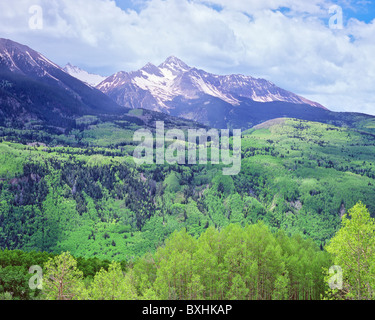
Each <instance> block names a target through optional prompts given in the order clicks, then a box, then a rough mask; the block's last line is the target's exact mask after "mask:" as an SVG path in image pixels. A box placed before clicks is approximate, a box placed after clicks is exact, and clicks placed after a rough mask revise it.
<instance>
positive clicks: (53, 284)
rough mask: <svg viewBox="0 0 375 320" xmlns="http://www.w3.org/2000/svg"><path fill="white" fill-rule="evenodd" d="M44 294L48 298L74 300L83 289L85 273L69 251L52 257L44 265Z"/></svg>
mask: <svg viewBox="0 0 375 320" xmlns="http://www.w3.org/2000/svg"><path fill="white" fill-rule="evenodd" d="M44 267H45V270H46V271H45V274H44V277H43V295H44V297H45V299H47V300H72V299H74V298H76V297H77V296H78V294H79V292H80V291H82V290H83V288H84V284H83V279H82V278H83V273H82V271H80V270H79V269H78V268H77V261H76V260H75V259H74V258H73V257H72V256H71V255H70V254H69V252H65V253H62V254H61V255H59V256H57V257H55V258H50V259H49V260H48V261H47V262H46V263H45V265H44Z"/></svg>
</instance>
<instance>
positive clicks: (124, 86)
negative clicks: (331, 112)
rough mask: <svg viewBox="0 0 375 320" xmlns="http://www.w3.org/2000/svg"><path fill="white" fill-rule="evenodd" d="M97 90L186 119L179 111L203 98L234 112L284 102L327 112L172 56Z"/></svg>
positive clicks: (264, 84) (265, 85)
mask: <svg viewBox="0 0 375 320" xmlns="http://www.w3.org/2000/svg"><path fill="white" fill-rule="evenodd" d="M97 88H98V89H99V90H101V91H102V92H104V93H106V94H107V95H108V96H109V97H111V98H112V99H113V100H115V101H116V102H117V103H118V104H120V105H123V106H126V107H129V108H146V109H151V110H156V111H162V112H165V113H171V114H174V115H176V116H182V117H186V114H185V113H184V112H183V113H180V112H179V111H178V110H179V109H186V108H188V106H189V104H197V101H199V100H201V99H202V97H205V98H207V99H208V100H212V99H219V100H221V101H223V102H225V103H227V104H228V106H229V108H230V109H232V110H234V109H235V108H237V107H240V106H241V104H242V103H243V101H251V102H254V101H255V102H279V101H281V102H287V103H291V104H295V105H301V104H304V105H309V106H311V107H314V108H318V109H323V110H327V109H326V108H324V107H323V106H321V105H320V104H318V103H316V102H312V101H309V100H307V99H305V98H303V97H300V96H298V95H296V94H294V93H291V92H289V91H286V90H283V89H281V88H278V87H277V86H276V85H274V84H273V83H271V82H269V81H267V80H264V79H256V78H253V77H250V76H243V75H227V76H219V75H214V74H211V73H208V72H205V71H203V70H199V69H197V68H192V67H189V66H188V65H187V64H185V63H184V62H183V61H181V60H179V59H178V58H176V57H173V56H172V57H169V58H168V59H167V60H166V61H165V62H163V63H162V64H161V65H159V66H158V67H157V66H155V65H153V64H151V63H148V64H147V65H146V66H144V67H143V68H141V69H140V70H138V71H133V72H123V71H121V72H118V73H116V74H114V75H112V76H110V77H108V78H107V79H105V80H104V81H103V82H101V83H100V84H99V85H98V86H97ZM219 103H220V102H219ZM185 107H186V108H185ZM202 112H203V113H204V111H202ZM189 119H191V118H189ZM192 119H193V120H196V121H199V120H200V119H201V114H200V113H199V112H198V110H195V116H194V117H193V118H192Z"/></svg>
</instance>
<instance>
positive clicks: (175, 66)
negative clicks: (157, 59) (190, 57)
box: [159, 56, 191, 71]
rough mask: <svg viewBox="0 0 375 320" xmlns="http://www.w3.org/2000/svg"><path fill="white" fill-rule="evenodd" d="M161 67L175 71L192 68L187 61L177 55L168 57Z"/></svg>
mask: <svg viewBox="0 0 375 320" xmlns="http://www.w3.org/2000/svg"><path fill="white" fill-rule="evenodd" d="M159 68H162V69H164V68H166V69H170V70H173V71H187V70H189V69H191V68H190V67H189V66H188V65H187V64H186V63H185V62H183V61H182V60H180V59H179V58H177V57H175V56H170V57H168V58H167V59H166V60H165V61H164V62H163V63H162V64H161V65H160V66H159Z"/></svg>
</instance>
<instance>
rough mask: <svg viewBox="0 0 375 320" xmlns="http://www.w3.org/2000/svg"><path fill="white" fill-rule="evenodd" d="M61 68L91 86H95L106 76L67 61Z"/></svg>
mask: <svg viewBox="0 0 375 320" xmlns="http://www.w3.org/2000/svg"><path fill="white" fill-rule="evenodd" d="M63 70H64V71H65V72H66V73H69V74H70V75H71V76H72V77H75V78H77V79H78V80H81V81H82V82H85V83H87V84H89V85H90V86H93V87H95V86H97V85H98V84H99V83H100V82H102V81H103V80H105V78H106V77H103V76H100V75H98V74H93V73H89V72H87V71H85V70H83V69H81V68H79V67H76V66H73V65H71V64H70V63H68V64H67V65H66V66H65V67H64V69H63Z"/></svg>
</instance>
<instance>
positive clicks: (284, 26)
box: [0, 0, 375, 114]
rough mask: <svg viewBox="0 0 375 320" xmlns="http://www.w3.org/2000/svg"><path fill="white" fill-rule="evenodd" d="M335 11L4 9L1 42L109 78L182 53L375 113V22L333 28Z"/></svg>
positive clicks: (226, 4)
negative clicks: (36, 22) (38, 17)
mask: <svg viewBox="0 0 375 320" xmlns="http://www.w3.org/2000/svg"><path fill="white" fill-rule="evenodd" d="M335 2H336V3H337V2H338V1H335ZM332 4H333V3H332V2H331V1H328V0H311V1H295V0H252V1H243V0H231V1H228V0H149V1H145V2H144V4H143V6H141V9H138V10H137V11H135V10H132V9H131V8H129V9H125V10H124V9H120V8H119V7H118V6H117V5H116V2H115V1H110V0H90V1H87V0H18V1H2V2H1V3H0V36H1V37H7V38H10V39H12V40H15V41H19V42H22V43H25V44H27V45H29V46H31V47H33V48H34V49H36V50H38V51H40V52H42V53H43V54H45V55H46V56H48V57H49V58H50V59H52V60H53V61H55V62H57V63H58V64H60V65H64V64H65V63H66V62H68V61H69V62H71V63H73V64H76V65H79V66H80V67H84V68H86V69H88V70H89V71H91V72H99V73H101V74H104V75H110V74H111V73H114V72H116V71H119V70H126V71H130V70H135V69H138V68H140V67H142V66H143V65H145V64H146V63H147V62H152V63H155V64H158V63H161V62H162V61H163V60H164V59H165V58H166V57H167V56H170V55H175V56H178V57H180V58H181V59H182V60H184V61H185V62H187V63H188V64H190V65H193V66H197V67H200V68H202V69H205V70H207V71H211V72H215V73H219V74H228V73H242V74H247V75H252V76H256V77H264V78H267V79H268V80H270V81H273V82H274V83H276V84H277V85H279V86H280V87H283V88H285V89H287V90H290V91H293V92H295V93H297V94H301V95H303V96H305V97H306V98H309V99H313V100H316V101H318V102H320V103H322V104H323V105H325V106H327V107H328V108H331V109H332V110H340V111H357V112H365V113H371V114H375V105H374V101H373V100H374V93H373V88H374V87H375V61H374V59H373V57H374V56H375V42H374V40H373V39H374V36H375V20H373V21H372V22H370V23H364V22H361V21H359V20H357V19H354V18H352V19H350V20H347V21H345V25H344V28H343V29H341V30H340V29H338V30H336V29H331V28H329V26H328V20H329V18H330V17H331V15H332V14H330V13H329V8H330V7H331V6H332ZM339 4H340V3H339ZM31 5H40V6H41V7H42V8H43V16H44V24H43V29H42V30H30V29H29V27H28V20H29V18H30V13H29V12H28V9H29V7H30V6H31ZM342 5H343V9H344V12H345V9H346V8H347V7H348V6H350V5H353V2H350V1H347V0H346V1H343V3H342ZM344 5H345V6H344Z"/></svg>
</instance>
